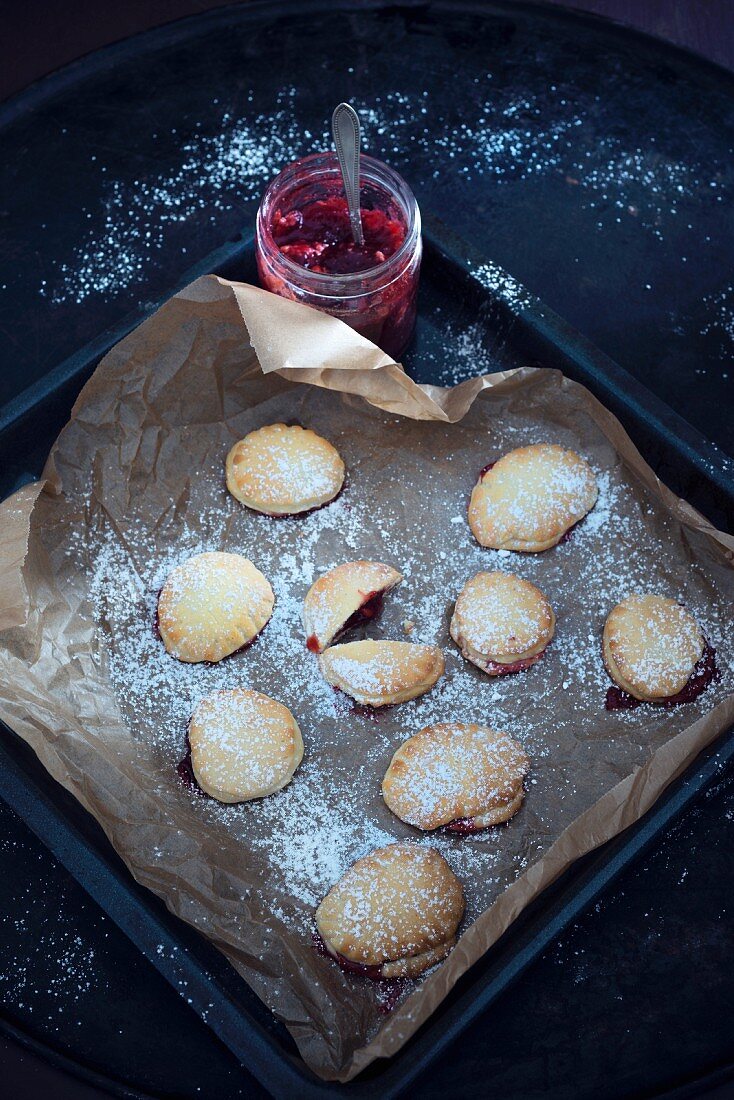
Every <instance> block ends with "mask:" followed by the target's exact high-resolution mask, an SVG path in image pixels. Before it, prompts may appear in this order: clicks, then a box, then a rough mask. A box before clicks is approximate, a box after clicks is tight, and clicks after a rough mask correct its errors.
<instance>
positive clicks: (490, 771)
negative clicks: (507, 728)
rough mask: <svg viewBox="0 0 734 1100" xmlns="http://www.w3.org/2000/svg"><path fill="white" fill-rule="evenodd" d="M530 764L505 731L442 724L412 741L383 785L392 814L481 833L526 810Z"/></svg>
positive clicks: (428, 826) (418, 824)
mask: <svg viewBox="0 0 734 1100" xmlns="http://www.w3.org/2000/svg"><path fill="white" fill-rule="evenodd" d="M528 768H529V761H528V758H527V756H526V755H525V752H524V750H523V749H522V748H521V746H520V745H518V743H517V742H516V741H513V739H512V738H511V737H508V735H507V734H505V733H497V732H495V730H491V729H489V728H488V727H486V726H478V725H475V724H474V723H466V722H440V723H438V724H437V725H434V726H427V727H426V728H425V729H422V730H421V731H420V732H419V733H416V734H415V735H414V736H413V737H409V738H408V740H407V741H405V742H403V744H402V745H401V746H400V748H399V749H398V750H397V752H396V753H395V755H394V756H393V758H392V760H391V761H390V766H389V768H388V769H387V772H386V773H385V778H384V779H383V781H382V797H383V798H384V799H385V803H386V805H387V806H388V808H389V809H390V810H392V812H393V813H394V814H395V815H396V816H397V817H399V818H400V819H401V821H405V822H407V824H408V825H413V826H414V827H415V828H416V829H423V830H425V831H429V830H432V829H440V828H441V827H443V826H445V827H448V828H449V829H452V831H455V832H461V833H473V832H479V831H480V830H481V829H487V828H489V827H490V826H491V825H499V824H501V823H502V822H503V821H509V820H510V818H511V817H513V815H514V814H516V813H517V811H518V810H519V809H520V806H521V805H522V802H523V798H524V797H525V794H524V790H523V780H524V779H525V777H526V775H527V774H528Z"/></svg>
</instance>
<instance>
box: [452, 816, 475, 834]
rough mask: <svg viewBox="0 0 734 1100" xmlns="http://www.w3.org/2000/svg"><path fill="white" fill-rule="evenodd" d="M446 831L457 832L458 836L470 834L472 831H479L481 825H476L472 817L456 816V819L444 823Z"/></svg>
mask: <svg viewBox="0 0 734 1100" xmlns="http://www.w3.org/2000/svg"><path fill="white" fill-rule="evenodd" d="M444 829H445V830H446V832H447V833H458V834H459V836H471V835H472V833H481V832H482V829H483V826H482V825H477V822H476V819H475V818H473V817H457V819H456V821H450V822H449V823H448V825H444Z"/></svg>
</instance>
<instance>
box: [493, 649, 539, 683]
mask: <svg viewBox="0 0 734 1100" xmlns="http://www.w3.org/2000/svg"><path fill="white" fill-rule="evenodd" d="M546 649H547V646H546ZM544 653H545V649H541V651H540V653H536V654H535V656H534V657H523V659H522V660H521V661H513V663H512V664H511V665H505V664H502V663H501V662H500V661H487V662H486V665H485V668H486V669H487V672H491V673H492V674H493V675H495V676H506V675H507V674H508V673H509V672H522V671H523V669H526V668H530V666H531V665H534V664H536V663H537V662H538V661H539V660H540V658H541V657H542V656H543V654H544Z"/></svg>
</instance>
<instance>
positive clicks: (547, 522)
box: [469, 443, 598, 553]
mask: <svg viewBox="0 0 734 1100" xmlns="http://www.w3.org/2000/svg"><path fill="white" fill-rule="evenodd" d="M597 494H598V490H597V485H596V477H595V476H594V471H593V470H592V469H591V467H590V466H589V464H588V462H586V461H585V459H583V458H581V456H580V455H577V454H576V453H575V452H574V451H567V450H565V448H563V447H559V446H558V445H557V444H555V443H534V444H532V445H531V446H529V447H518V448H517V449H516V450H514V451H509V452H508V453H507V454H506V455H503V456H502V458H500V459H499V460H498V461H497V462H495V463H493V464H492V465H491V466H488V467H487V468H486V469H485V470H483V471H482V473H481V474H480V475H479V480H478V481H477V483H476V485H475V486H474V489H473V491H472V495H471V500H470V502H469V526H470V527H471V529H472V533H473V535H474V537H475V539H476V540H477V542H478V543H480V545H481V546H489V547H492V548H493V549H495V550H519V551H521V552H523V553H537V552H539V551H541V550H548V549H549V547H551V546H555V545H556V543H558V542H560V540H561V539H562V538H563V536H564V535H565V534H566V532H567V531H568V530H570V528H571V527H573V525H574V524H575V523H578V522H579V520H580V519H583V517H584V516H585V515H586V513H587V512H590V511H591V509H592V508H593V507H594V505H595V504H596V498H597Z"/></svg>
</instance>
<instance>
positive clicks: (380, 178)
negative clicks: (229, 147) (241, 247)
mask: <svg viewBox="0 0 734 1100" xmlns="http://www.w3.org/2000/svg"><path fill="white" fill-rule="evenodd" d="M360 208H361V213H362V224H363V228H364V236H365V245H364V248H362V249H360V248H358V247H357V246H356V245H355V243H354V241H353V238H352V236H351V231H349V229H348V217H347V213H346V199H345V197H344V189H343V185H342V178H341V173H340V171H339V162H338V161H337V158H336V155H335V154H334V153H314V154H313V155H312V156H308V157H304V158H303V159H302V160H298V161H295V163H293V164H289V165H288V166H287V167H286V168H284V169H283V171H282V172H281V173H280V174H279V175H278V176H276V177H275V179H274V180H272V182H271V183H270V184H269V186H268V188H267V190H266V191H265V194H264V195H263V198H262V202H261V203H260V209H259V210H258V212H257V229H256V256H257V268H258V274H259V276H260V283H261V285H262V286H263V287H264V288H265V289H266V290H270V291H272V292H273V293H275V294H280V295H281V296H282V297H284V298H291V299H293V301H296V302H303V303H304V304H305V305H309V306H314V307H315V308H316V309H320V310H323V311H324V312H325V313H330V314H331V315H332V316H333V317H338V318H339V319H340V320H341V321H344V322H345V323H346V324H348V325H349V326H350V327H351V328H353V329H356V331H357V332H359V333H361V334H362V335H363V336H366V337H367V339H368V340H371V341H372V342H373V343H375V344H377V345H378V347H380V348H382V350H383V351H384V352H386V353H387V354H388V355H390V356H392V358H394V359H397V358H398V357H399V356H400V355H402V353H403V352H404V351H405V348H406V347H407V345H408V343H409V341H410V338H411V336H412V334H413V329H414V327H415V318H416V310H417V304H418V303H417V297H418V276H419V272H420V263H421V252H422V244H421V216H420V211H419V209H418V204H417V202H416V201H415V197H414V195H413V193H412V191H411V190H410V188H409V187H408V185H407V183H406V182H405V180H404V179H403V178H402V177H401V176H400V175H398V173H397V172H395V171H394V170H393V169H392V168H390V167H388V165H387V164H383V163H382V161H379V160H375V159H374V158H373V157H369V156H365V155H363V156H362V157H361V160H360ZM284 249H285V251H284ZM289 253H290V255H289ZM293 256H295V257H296V259H293V258H291V257H293ZM306 265H308V266H306ZM314 268H317V269H318V270H314Z"/></svg>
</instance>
